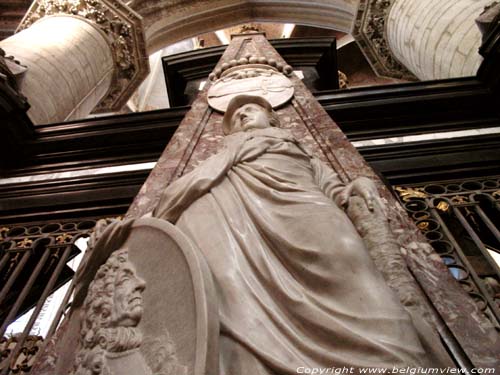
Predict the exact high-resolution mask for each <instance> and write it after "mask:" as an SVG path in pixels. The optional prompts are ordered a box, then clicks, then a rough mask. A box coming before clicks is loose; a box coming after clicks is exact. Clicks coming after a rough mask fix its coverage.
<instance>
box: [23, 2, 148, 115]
mask: <svg viewBox="0 0 500 375" xmlns="http://www.w3.org/2000/svg"><path fill="white" fill-rule="evenodd" d="M54 15H71V16H75V17H80V18H83V19H85V20H86V21H89V22H90V23H92V24H94V25H96V26H97V27H98V28H99V30H101V31H102V32H103V33H104V34H105V35H106V37H107V40H108V42H109V44H110V47H111V51H112V54H113V59H114V61H115V67H116V69H115V71H114V76H113V80H112V82H111V87H110V90H109V91H108V93H107V95H106V96H105V97H104V98H103V99H102V100H101V102H100V103H99V104H98V106H97V107H96V109H95V110H94V111H95V112H105V111H110V110H118V109H121V107H122V106H123V105H124V104H125V102H126V101H127V100H128V98H129V96H130V95H131V94H132V93H133V92H134V91H135V89H136V88H137V87H138V86H139V85H140V83H141V82H142V80H143V79H144V78H145V77H146V76H147V74H148V73H149V63H148V58H147V54H146V47H145V41H144V34H143V29H142V17H141V16H140V15H138V14H137V13H135V12H134V11H133V10H132V9H130V8H129V7H128V6H126V5H125V4H123V3H121V2H119V1H116V0H114V1H109V0H35V1H34V2H33V4H32V5H31V7H30V9H29V10H28V13H27V14H26V16H25V17H24V19H23V20H22V22H21V24H20V25H19V27H18V29H17V32H19V31H22V30H24V29H26V28H28V27H30V26H31V25H32V24H34V23H35V22H37V21H38V20H40V19H41V18H43V17H45V16H54Z"/></svg>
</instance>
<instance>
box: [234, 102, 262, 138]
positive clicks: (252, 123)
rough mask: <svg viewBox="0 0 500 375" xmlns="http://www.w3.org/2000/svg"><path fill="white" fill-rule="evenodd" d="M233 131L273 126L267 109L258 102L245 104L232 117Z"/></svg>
mask: <svg viewBox="0 0 500 375" xmlns="http://www.w3.org/2000/svg"><path fill="white" fill-rule="evenodd" d="M231 125H232V126H231V133H236V132H241V131H243V132H244V131H248V130H250V129H264V128H268V127H270V126H271V123H270V119H269V114H268V112H267V110H266V109H265V108H263V107H261V106H260V105H258V104H254V103H249V104H244V105H242V106H241V107H240V108H238V109H237V110H236V111H234V113H233V116H232V117H231Z"/></svg>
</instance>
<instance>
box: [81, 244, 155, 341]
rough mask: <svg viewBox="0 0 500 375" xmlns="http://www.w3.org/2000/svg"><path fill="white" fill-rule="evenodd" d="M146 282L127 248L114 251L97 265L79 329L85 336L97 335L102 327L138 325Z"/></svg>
mask: <svg viewBox="0 0 500 375" xmlns="http://www.w3.org/2000/svg"><path fill="white" fill-rule="evenodd" d="M145 285H146V284H145V282H144V280H142V279H141V278H139V277H138V276H137V273H136V272H135V269H134V266H133V264H132V263H131V262H130V261H129V259H128V250H127V249H119V250H117V251H115V252H113V253H112V254H111V255H110V257H109V258H108V260H107V261H106V262H105V263H104V264H103V265H102V266H101V267H99V270H98V271H97V273H96V275H95V278H94V281H92V283H91V284H90V287H89V290H88V294H87V297H86V298H85V302H84V305H83V308H84V311H83V313H84V321H83V322H82V331H87V332H86V335H87V338H86V339H89V338H90V337H93V336H95V335H97V336H99V332H98V331H99V330H101V329H105V328H115V327H135V326H137V324H139V321H140V320H141V317H142V313H143V303H142V292H143V291H144V288H145ZM82 333H83V332H82ZM89 335H90V336H89Z"/></svg>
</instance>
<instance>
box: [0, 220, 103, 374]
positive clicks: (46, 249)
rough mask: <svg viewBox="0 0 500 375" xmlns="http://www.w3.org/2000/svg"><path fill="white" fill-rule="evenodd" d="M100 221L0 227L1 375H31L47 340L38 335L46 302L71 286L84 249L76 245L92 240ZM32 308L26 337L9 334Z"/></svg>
mask: <svg viewBox="0 0 500 375" xmlns="http://www.w3.org/2000/svg"><path fill="white" fill-rule="evenodd" d="M95 224H96V221H95V220H85V221H79V222H64V223H49V224H47V223H44V224H42V225H28V226H15V227H8V226H5V227H2V228H0V324H1V326H0V338H1V341H0V374H1V375H7V374H22V373H27V372H29V371H30V369H31V366H32V365H33V362H34V358H35V355H36V353H37V352H38V351H39V350H40V349H41V348H42V346H43V340H44V337H43V336H41V335H37V334H33V331H34V328H36V327H35V325H36V322H37V319H39V318H40V317H41V316H42V315H43V307H44V305H45V302H46V301H47V298H48V297H49V296H50V295H51V294H52V293H53V292H54V291H55V290H57V289H58V288H60V287H61V286H62V285H63V284H65V283H67V282H68V281H70V280H71V279H72V277H73V275H74V271H73V270H72V269H71V268H70V267H68V265H67V262H68V261H69V260H71V259H72V258H74V257H75V256H77V255H78V254H79V253H80V252H81V250H80V249H79V248H78V246H76V245H75V242H76V241H77V240H78V239H79V238H81V237H87V236H88V235H89V232H90V231H91V230H92V228H94V226H95ZM71 292H72V285H70V287H69V289H68V292H67V293H66V295H65V297H64V298H63V300H62V302H61V304H60V307H59V309H58V310H57V313H56V315H55V318H54V320H53V322H52V324H51V325H50V328H49V329H48V332H47V333H46V335H45V337H50V336H51V335H52V333H53V332H54V331H55V329H56V328H57V325H58V323H59V322H60V320H61V317H62V316H63V314H64V312H65V311H67V308H68V307H69V299H70V295H71ZM32 309H33V312H32V313H31V315H30V317H29V319H28V321H27V323H26V324H25V326H24V329H23V330H22V332H17V333H15V334H6V332H7V328H8V327H9V325H10V324H11V323H12V322H14V321H15V320H16V319H18V318H19V317H20V316H22V315H23V314H25V313H26V312H28V311H30V310H32Z"/></svg>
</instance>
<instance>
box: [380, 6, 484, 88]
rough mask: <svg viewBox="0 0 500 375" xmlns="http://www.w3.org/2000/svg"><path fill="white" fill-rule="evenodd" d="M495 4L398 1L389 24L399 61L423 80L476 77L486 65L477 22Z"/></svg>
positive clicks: (391, 42)
mask: <svg viewBox="0 0 500 375" xmlns="http://www.w3.org/2000/svg"><path fill="white" fill-rule="evenodd" d="M490 3H491V0H458V1H457V0H421V1H409V0H396V1H395V2H394V3H393V5H392V7H391V9H390V12H389V14H388V17H387V20H386V32H387V41H388V44H389V47H390V49H391V51H392V53H393V54H394V55H395V56H396V58H397V59H398V60H399V61H400V62H401V63H402V64H403V65H404V66H405V67H407V68H408V69H409V70H410V71H411V72H413V73H414V74H415V75H416V76H417V77H418V78H419V79H420V80H431V79H443V78H453V77H464V76H473V75H475V74H476V72H477V69H478V68H479V65H480V63H481V61H482V58H481V56H480V55H479V53H478V49H479V47H480V45H481V32H480V30H479V28H478V27H477V25H476V23H475V19H476V18H477V17H478V16H479V15H480V14H481V12H482V11H483V9H484V7H485V6H487V5H489V4H490Z"/></svg>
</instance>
